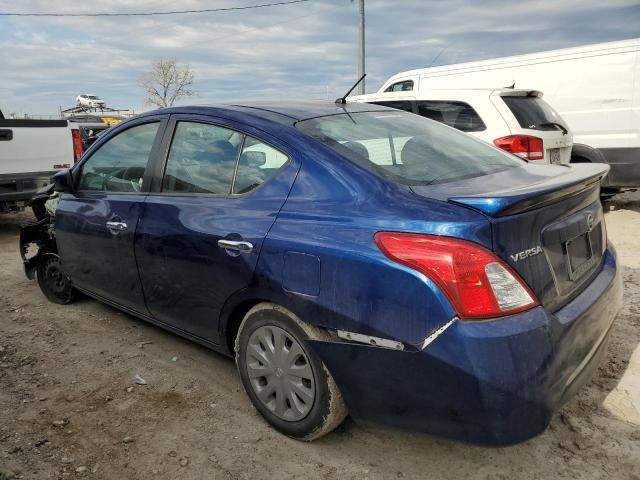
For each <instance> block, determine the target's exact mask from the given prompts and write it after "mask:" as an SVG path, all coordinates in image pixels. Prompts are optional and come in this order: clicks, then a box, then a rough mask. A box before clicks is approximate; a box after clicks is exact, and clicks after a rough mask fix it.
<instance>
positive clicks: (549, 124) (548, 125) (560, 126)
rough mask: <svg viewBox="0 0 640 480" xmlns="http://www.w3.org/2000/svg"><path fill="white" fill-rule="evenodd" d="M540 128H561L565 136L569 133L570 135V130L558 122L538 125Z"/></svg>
mask: <svg viewBox="0 0 640 480" xmlns="http://www.w3.org/2000/svg"><path fill="white" fill-rule="evenodd" d="M538 127H559V128H560V130H562V134H563V135H566V134H567V133H569V130H567V127H565V126H564V125H562V124H561V123H557V122H544V123H541V124H540V125H538Z"/></svg>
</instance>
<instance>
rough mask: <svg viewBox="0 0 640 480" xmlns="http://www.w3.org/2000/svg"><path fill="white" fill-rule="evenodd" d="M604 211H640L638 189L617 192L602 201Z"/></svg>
mask: <svg viewBox="0 0 640 480" xmlns="http://www.w3.org/2000/svg"><path fill="white" fill-rule="evenodd" d="M602 207H603V209H604V211H605V212H608V211H612V210H631V211H634V212H640V190H639V191H636V192H625V193H619V194H618V195H616V196H614V197H612V198H611V199H609V200H605V201H604V202H603V203H602Z"/></svg>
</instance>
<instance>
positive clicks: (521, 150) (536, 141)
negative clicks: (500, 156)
mask: <svg viewBox="0 0 640 480" xmlns="http://www.w3.org/2000/svg"><path fill="white" fill-rule="evenodd" d="M493 143H494V144H495V145H496V147H499V148H501V149H502V150H506V151H507V152H509V153H513V154H514V155H517V156H519V157H521V158H524V159H526V160H542V159H543V158H544V144H543V142H542V139H541V138H538V137H533V136H531V135H509V136H508V137H502V138H496V139H495V140H494V141H493Z"/></svg>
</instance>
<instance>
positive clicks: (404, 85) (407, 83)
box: [385, 80, 413, 92]
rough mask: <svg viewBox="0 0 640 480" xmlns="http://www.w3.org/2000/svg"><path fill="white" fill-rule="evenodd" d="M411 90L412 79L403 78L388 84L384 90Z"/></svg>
mask: <svg viewBox="0 0 640 480" xmlns="http://www.w3.org/2000/svg"><path fill="white" fill-rule="evenodd" d="M412 90H413V80H403V81H402V82H396V83H394V84H393V85H389V86H388V87H387V88H386V89H385V92H410V91H412Z"/></svg>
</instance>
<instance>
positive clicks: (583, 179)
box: [448, 164, 610, 217]
mask: <svg viewBox="0 0 640 480" xmlns="http://www.w3.org/2000/svg"><path fill="white" fill-rule="evenodd" d="M579 166H580V167H579V168H575V167H576V166H575V165H572V166H571V167H572V170H573V171H572V172H571V173H568V174H567V176H570V177H576V178H575V180H574V179H572V178H566V177H565V175H561V176H560V177H555V178H554V179H552V180H551V181H545V182H544V183H543V184H542V185H541V184H540V183H535V184H532V185H530V186H527V187H525V188H524V189H518V190H513V191H509V190H506V191H505V190H503V191H500V192H492V193H483V194H481V195H469V196H458V197H449V199H448V200H449V201H450V202H452V203H456V204H458V205H462V206H465V207H469V208H471V209H473V210H477V211H479V212H482V213H484V214H486V215H489V216H490V217H504V216H507V215H515V214H517V213H522V212H525V211H528V210H534V209H536V208H541V207H544V206H545V205H548V204H550V203H554V202H557V201H558V200H560V199H562V198H567V197H571V196H574V195H577V194H578V193H580V192H583V191H585V190H587V189H590V188H592V187H593V186H595V185H597V184H599V183H600V182H602V180H603V179H604V177H606V176H607V174H608V173H609V168H610V167H609V165H606V164H579ZM585 167H587V168H585ZM581 170H582V171H581ZM584 170H588V171H589V170H590V172H584ZM585 174H588V175H586V176H585ZM561 178H562V180H564V182H560V181H553V180H556V179H557V180H559V179H561ZM546 183H548V185H545V184H546Z"/></svg>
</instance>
